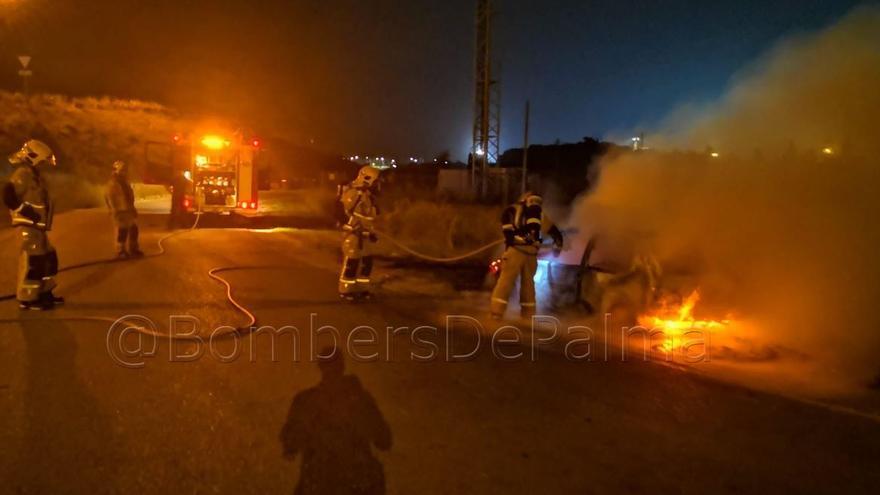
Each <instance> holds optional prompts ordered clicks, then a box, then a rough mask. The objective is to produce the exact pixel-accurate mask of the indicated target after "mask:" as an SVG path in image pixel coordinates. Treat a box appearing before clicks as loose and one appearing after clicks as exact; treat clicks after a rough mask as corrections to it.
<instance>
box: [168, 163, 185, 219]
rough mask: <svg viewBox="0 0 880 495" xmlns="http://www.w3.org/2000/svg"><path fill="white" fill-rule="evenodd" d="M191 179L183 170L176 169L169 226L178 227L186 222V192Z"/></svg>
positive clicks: (172, 187) (173, 179) (172, 183)
mask: <svg viewBox="0 0 880 495" xmlns="http://www.w3.org/2000/svg"><path fill="white" fill-rule="evenodd" d="M189 184H190V181H189V179H187V176H186V175H185V173H184V172H182V171H179V170H178V171H175V173H174V176H173V177H172V178H171V215H170V216H169V217H168V228H169V229H176V228H180V227H182V226H184V225H185V224H186V221H185V220H186V208H187V205H186V192H187V190H188V188H189Z"/></svg>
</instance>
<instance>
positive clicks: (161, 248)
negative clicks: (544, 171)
mask: <svg viewBox="0 0 880 495" xmlns="http://www.w3.org/2000/svg"><path fill="white" fill-rule="evenodd" d="M201 215H202V213H201V212H197V213H196V219H195V221H194V222H193V225H192V226H191V227H189V228H188V229H185V230H178V231H175V232H171V233H169V234H166V235H165V236H162V237H161V238H159V240H158V241H157V242H156V246H157V248H158V250H157V251H156V252H155V253H152V254H149V255H147V256H146V258H158V257H160V256H163V255H165V254H166V249H165V242H166V241H168V240H169V239H171V238H173V237H176V236H179V235H182V234H186V233H190V232H193V231H195V230H197V229H198V225H199V221H200V219H201ZM376 234H378V235H380V236H382V237H384V238H385V239H387V240H388V241H389V242H391V243H392V244H393V245H395V246H396V247H398V248H400V249H401V250H403V251H405V252H406V253H408V254H410V255H412V256H415V257H417V258H421V259H424V260H427V261H432V262H436V263H455V262H458V261H461V260H464V259H467V258H471V257H473V256H476V255H478V254H480V253H483V252H485V251H488V250H490V249H493V248H495V247H496V246H499V245H501V244H503V243H504V240H498V241H495V242H492V243H489V244H486V245H485V246H482V247H480V248H479V249H475V250H473V251H470V252H468V253H464V254H462V255H459V256H453V257H448V258H441V257H436V256H431V255H427V254H424V253H420V252H418V251H416V250H414V249H412V248H410V247H408V246H406V245H405V244H403V243H401V242H400V241H398V240H397V239H395V238H394V237H392V236H391V235H389V234H386V233H384V232H381V231H376ZM123 261H124V260H122V259H116V258H114V259H106V260H96V261H87V262H84V263H79V264H76V265H71V266H67V267H64V268H62V269H60V270H58V272H59V273H65V272H70V271H74V270H79V269H83V268H88V267H93V266H102V265H109V264H114V263H120V262H123ZM270 268H271V269H286V268H289V267H278V266H272V267H267V266H254V267H243V266H220V267H214V268H211V269H210V270H208V272H207V275H208V277H210V278H211V279H212V280H214V281H216V282H218V283H220V284H222V285H224V286H225V288H226V294H225V296H226V300H227V302H228V303H229V304H230V305H231V306H232V307H233V308H235V310H236V311H238V312H239V313H241V314H242V315H244V316H245V318H246V319H247V323H246V324H245V325H241V326H239V327H237V328H235V329H234V330H232V331H229V332H226V333H223V334H218V335H215V336H214V338H215V339H223V338H228V337H232V336H240V335H242V334H244V333H248V332H250V331H251V330H252V329H253V328H255V326H256V324H257V317H256V315H254V314H253V313H252V312H251V311H250V310H248V309H247V308H246V307H245V306H244V305H242V304H241V303H239V302H238V301H237V300H236V299H235V296H234V294H233V287H232V284H231V283H229V281H228V280H226V279H224V278H223V277H221V276H220V275H219V274H220V273H225V272H232V271H240V270H256V269H270ZM14 299H15V294H8V295H2V296H0V302H3V301H9V300H14ZM121 320H124V318H123V319H121ZM121 320H120V319H113V318H109V317H103V316H64V317H60V318H45V319H41V320H40V321H85V322H100V323H110V324H116V323H119V322H120V321H121ZM25 321H30V320H28V319H24V318H9V319H0V325H3V324H17V323H22V322H25ZM132 328H134V329H135V330H137V331H139V332H141V333H144V334H147V335H150V336H153V337H160V338H168V339H171V340H173V341H190V342H192V341H198V340H199V339H200V338H201V337H199V336H197V335H172V334H170V333H169V334H162V333H160V332H155V331H152V330H149V329H146V328H143V327H132Z"/></svg>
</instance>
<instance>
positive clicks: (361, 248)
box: [339, 232, 373, 295]
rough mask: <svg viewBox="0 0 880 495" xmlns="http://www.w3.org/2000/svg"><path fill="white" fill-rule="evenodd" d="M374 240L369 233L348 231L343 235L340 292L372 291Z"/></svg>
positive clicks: (343, 293)
mask: <svg viewBox="0 0 880 495" xmlns="http://www.w3.org/2000/svg"><path fill="white" fill-rule="evenodd" d="M372 245H373V241H371V240H370V239H369V234H367V233H358V232H346V233H345V234H344V235H343V237H342V256H343V259H342V273H340V275H339V293H340V294H342V295H353V294H362V293H366V292H370V277H371V275H372V273H373V249H372Z"/></svg>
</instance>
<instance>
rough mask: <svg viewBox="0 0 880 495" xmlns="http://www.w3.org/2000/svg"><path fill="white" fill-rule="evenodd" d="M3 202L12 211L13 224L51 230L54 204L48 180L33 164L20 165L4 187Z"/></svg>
mask: <svg viewBox="0 0 880 495" xmlns="http://www.w3.org/2000/svg"><path fill="white" fill-rule="evenodd" d="M3 202H4V203H5V204H6V207H7V208H9V209H10V210H11V213H12V225H14V226H27V227H34V228H36V229H39V230H51V228H52V217H53V206H52V202H51V200H50V199H49V189H48V188H47V187H46V180H45V178H43V177H42V176H41V175H40V172H39V171H38V170H37V169H36V167H33V166H31V165H19V166H18V167H16V169H15V171H14V172H13V173H12V176H10V178H9V183H7V184H6V185H5V186H4V188H3Z"/></svg>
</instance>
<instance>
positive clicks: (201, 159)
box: [196, 155, 208, 167]
mask: <svg viewBox="0 0 880 495" xmlns="http://www.w3.org/2000/svg"><path fill="white" fill-rule="evenodd" d="M196 166H197V167H206V166H208V157H207V156H205V155H196Z"/></svg>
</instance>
